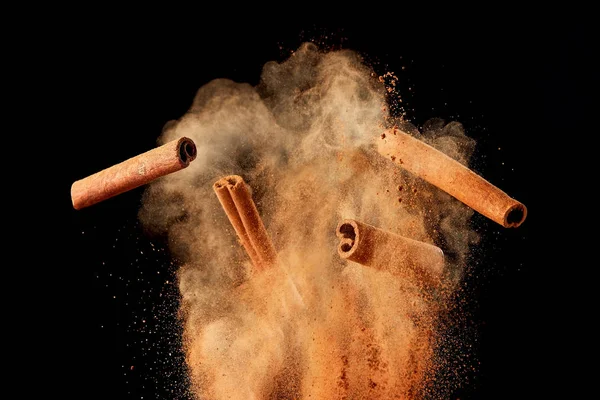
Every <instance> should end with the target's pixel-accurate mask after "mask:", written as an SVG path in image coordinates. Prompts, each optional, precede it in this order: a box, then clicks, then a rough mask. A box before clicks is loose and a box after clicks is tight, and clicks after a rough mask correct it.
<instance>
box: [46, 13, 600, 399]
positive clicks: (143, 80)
mask: <svg viewBox="0 0 600 400" xmlns="http://www.w3.org/2000/svg"><path fill="white" fill-rule="evenodd" d="M204 18H206V16H204ZM174 25H175V26H171V24H169V25H168V26H167V25H164V24H161V23H150V22H149V23H142V22H139V21H138V23H135V24H132V23H131V20H129V19H127V20H123V21H120V20H118V19H117V18H114V19H113V18H110V19H107V20H103V21H102V22H100V23H90V24H87V23H86V21H83V22H82V23H80V24H77V25H76V26H75V27H74V28H72V29H69V30H67V31H65V32H63V33H62V34H61V37H60V41H61V44H62V49H64V50H63V51H64V52H65V54H64V55H65V59H68V60H69V62H68V63H65V64H64V65H63V66H62V68H61V73H60V76H61V79H62V81H61V82H64V83H65V88H66V86H68V87H69V89H68V92H67V93H68V94H69V97H70V98H69V107H70V110H69V111H70V114H71V115H73V116H75V118H73V120H72V121H71V123H70V124H68V125H69V126H68V128H70V129H66V130H67V131H68V135H69V136H68V138H69V140H71V142H72V143H73V142H76V146H77V148H78V149H85V150H86V151H75V152H72V153H71V161H72V162H71V164H70V167H69V169H68V170H67V171H65V172H64V175H63V177H64V181H63V182H62V189H63V192H64V193H62V196H63V203H64V204H62V206H63V207H64V209H65V210H66V211H67V213H69V214H70V233H71V235H70V237H69V239H68V244H67V247H68V250H69V251H70V253H71V259H70V260H69V261H70V262H68V263H67V267H66V268H63V269H61V270H60V272H57V273H58V274H60V279H62V283H63V287H64V288H65V290H64V291H63V293H62V294H63V295H64V296H63V297H64V307H63V308H62V310H63V312H62V313H61V316H63V318H61V319H60V326H61V328H60V332H61V333H62V336H61V339H62V341H61V346H62V347H61V349H62V351H61V355H60V357H63V358H65V359H66V361H67V363H68V365H69V367H68V369H67V370H66V371H65V372H64V376H65V379H68V380H69V381H70V382H72V385H71V387H72V389H68V390H65V392H64V393H63V395H64V396H63V397H68V398H71V397H72V398H123V399H129V398H132V399H134V398H135V399H140V398H144V399H184V398H186V394H185V387H186V382H185V370H184V366H183V358H182V357H183V354H182V353H181V350H180V343H179V342H178V332H177V331H176V330H175V329H174V328H173V326H175V323H176V315H175V313H176V308H177V298H176V296H177V287H176V286H175V285H173V283H172V282H173V278H174V272H175V270H176V267H177V260H174V259H172V257H171V255H170V254H169V253H168V246H167V244H166V240H165V238H164V237H156V236H151V235H149V234H148V233H147V232H144V230H143V228H142V226H140V224H139V223H138V222H137V212H138V209H139V207H140V201H141V195H142V193H143V188H139V189H136V190H133V191H131V192H128V193H125V194H123V195H120V196H118V197H116V198H113V199H111V200H108V201H106V202H104V203H101V204H98V205H95V206H93V207H90V208H89V209H85V210H81V211H75V210H73V209H72V208H71V201H70V194H69V190H70V185H71V183H72V182H73V181H75V180H77V179H80V178H83V177H85V176H87V175H89V174H92V173H94V172H97V171H98V170H101V169H103V168H106V167H107V166H110V165H112V164H115V163H117V162H120V161H122V160H125V159H127V158H129V157H131V156H133V155H136V154H139V153H141V152H143V151H146V150H149V149H151V148H152V147H154V146H155V145H156V139H157V138H158V136H159V135H160V132H161V128H162V126H163V125H164V124H165V123H166V122H167V121H169V120H171V119H177V118H179V117H180V116H182V115H183V114H184V113H185V112H186V110H187V108H188V107H189V106H190V104H191V101H192V99H193V96H194V94H195V92H196V90H197V89H198V88H200V87H201V86H202V85H204V84H206V83H207V82H209V81H210V80H212V79H215V78H229V79H232V80H234V81H238V82H248V83H250V84H252V85H255V84H257V83H258V80H259V77H260V73H261V68H262V66H263V65H264V64H265V63H266V62H267V61H270V60H278V61H283V60H284V59H286V58H287V56H288V55H289V54H290V51H292V50H295V49H296V48H297V47H298V46H299V45H300V44H301V43H302V42H304V41H314V42H316V43H317V44H320V45H321V46H322V47H323V48H328V47H333V48H348V49H353V50H356V51H358V52H360V53H361V54H362V55H363V56H364V57H365V61H366V62H367V63H369V64H371V65H373V67H374V69H375V71H376V72H378V73H380V74H383V73H385V72H387V71H393V72H395V73H396V75H397V76H398V77H399V78H400V80H399V84H400V92H401V93H402V95H403V98H404V101H405V104H406V102H408V106H407V111H408V119H409V120H411V121H412V122H414V123H415V124H416V125H422V124H423V123H424V122H425V121H426V120H427V119H429V118H431V117H440V118H443V119H446V120H447V121H451V120H457V121H459V122H462V123H463V124H464V126H465V129H466V133H467V134H468V135H469V136H471V137H473V138H475V139H476V140H477V149H476V153H475V155H474V168H475V169H476V170H477V171H478V172H479V173H480V174H482V175H483V176H484V177H486V178H487V179H488V180H489V181H491V182H493V183H495V184H497V185H498V186H500V187H501V188H502V189H503V190H505V191H506V192H507V193H509V194H510V195H511V196H513V197H515V198H516V199H519V200H520V201H522V202H523V203H524V204H526V205H527V207H528V209H529V216H528V218H527V220H526V222H525V223H524V224H523V225H522V226H521V227H520V228H518V229H510V230H507V229H503V228H501V227H500V226H498V225H496V224H495V223H493V222H491V221H488V220H486V219H485V218H483V217H481V216H479V215H476V216H475V217H474V218H473V225H474V226H475V227H476V229H477V231H478V232H479V233H480V234H481V235H482V241H481V243H480V245H479V246H478V250H477V251H475V252H474V253H473V255H472V261H471V268H472V273H471V274H470V275H469V276H468V277H467V278H466V280H465V285H464V292H463V293H464V296H465V298H466V299H467V304H468V306H467V308H466V309H465V312H467V313H468V316H469V317H468V319H469V320H470V321H472V324H471V325H470V328H469V329H472V330H474V331H475V332H476V333H473V332H467V333H466V335H467V336H469V337H471V336H473V335H475V336H476V337H477V342H474V343H473V346H474V356H473V357H472V359H471V361H470V362H472V363H473V364H474V366H475V367H476V371H475V372H473V373H471V374H469V375H468V376H465V380H464V386H463V387H462V388H458V389H456V391H455V393H454V395H453V396H452V398H460V399H488V398H536V397H537V396H539V395H541V393H542V392H543V393H552V392H553V390H554V388H555V386H556V384H557V383H556V381H555V380H554V377H556V376H557V375H560V374H558V373H557V372H556V371H557V370H560V369H561V368H563V367H564V366H563V365H561V363H559V362H557V361H556V359H555V354H556V356H558V354H559V353H562V352H563V350H561V347H562V346H560V345H556V344H550V345H549V344H548V342H552V340H553V339H552V338H553V337H554V334H552V333H551V332H552V330H553V329H554V326H553V325H554V324H555V322H556V321H555V320H554V319H553V317H554V316H553V312H552V310H553V309H554V307H555V306H556V305H557V300H555V298H556V297H555V295H554V294H555V292H554V288H553V287H552V284H555V283H556V279H555V278H556V274H555V273H554V272H553V271H555V268H558V267H557V266H555V265H554V264H552V263H548V261H547V257H542V256H540V253H539V252H540V251H541V250H544V249H543V248H542V247H540V246H539V242H538V239H539V236H540V233H541V232H542V231H547V230H548V229H549V225H548V222H547V220H546V219H545V218H544V216H545V211H546V210H547V208H548V201H550V202H552V201H553V199H552V196H551V195H550V198H548V197H549V196H548V193H547V192H546V194H545V195H544V196H542V195H541V192H542V190H543V188H542V187H543V185H544V184H545V181H544V179H543V178H542V176H547V173H548V168H549V167H548V165H547V163H546V161H547V157H546V156H544V154H546V153H547V151H548V146H549V143H550V142H553V141H554V139H553V137H554V136H553V135H558V134H559V132H564V131H565V130H569V129H573V128H574V126H575V125H574V124H576V122H577V120H578V118H579V115H581V114H582V110H583V109H585V107H586V105H585V104H584V103H583V102H584V101H583V100H582V98H583V97H582V94H583V93H585V92H586V85H587V83H588V82H587V81H583V80H582V79H581V74H582V73H583V69H585V68H586V67H585V65H586V63H585V61H586V60H587V58H588V57H589V55H590V54H591V49H590V47H589V46H590V44H589V37H588V33H587V32H586V31H585V30H584V29H582V28H580V27H577V26H576V25H575V24H573V25H572V26H571V25H568V26H567V25H565V26H563V29H561V30H560V32H558V31H557V30H556V29H553V27H552V25H550V24H541V23H539V24H536V23H532V22H531V21H528V22H522V21H506V20H503V21H501V22H497V23H492V22H489V21H485V22H483V21H479V22H472V21H470V22H461V23H458V22H457V23H444V24H440V23H437V22H436V23H434V22H428V21H427V20H426V19H423V20H422V21H420V22H419V23H413V24H407V23H403V24H402V29H399V27H398V24H393V23H389V22H385V21H382V22H381V23H379V22H378V23H375V22H371V23H369V24H365V23H359V22H353V23H350V22H347V23H344V24H329V25H328V24H309V23H304V24H303V23H297V22H291V21H285V20H282V21H280V22H277V23H258V22H256V21H246V22H239V21H235V22H234V21H228V23H226V24H225V23H222V24H219V25H213V26H207V25H205V24H201V23H199V24H198V25H197V26H196V25H188V26H187V27H186V28H185V29H182V27H181V26H176V25H177V24H174ZM402 67H404V69H402ZM59 83H60V82H59ZM409 87H410V90H408V88H409ZM65 90H67V89H65ZM542 182H544V183H542ZM546 251H547V249H546ZM142 253H143V254H142ZM167 282H169V283H167ZM75 299H76V300H75ZM132 367H133V368H132ZM67 387H69V386H67Z"/></svg>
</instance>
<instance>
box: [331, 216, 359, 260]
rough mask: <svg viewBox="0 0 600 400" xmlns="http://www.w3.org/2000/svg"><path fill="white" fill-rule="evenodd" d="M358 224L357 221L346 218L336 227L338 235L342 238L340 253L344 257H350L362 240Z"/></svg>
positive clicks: (339, 247)
mask: <svg viewBox="0 0 600 400" xmlns="http://www.w3.org/2000/svg"><path fill="white" fill-rule="evenodd" d="M359 232H360V231H359V229H358V225H357V224H356V221H353V220H351V219H346V220H343V221H342V222H340V223H339V224H338V226H337V229H336V235H337V236H338V237H339V238H340V244H339V245H338V254H339V255H340V257H342V258H346V259H347V258H350V257H351V256H352V254H354V252H355V251H356V249H357V248H358V243H359V241H360V233H359Z"/></svg>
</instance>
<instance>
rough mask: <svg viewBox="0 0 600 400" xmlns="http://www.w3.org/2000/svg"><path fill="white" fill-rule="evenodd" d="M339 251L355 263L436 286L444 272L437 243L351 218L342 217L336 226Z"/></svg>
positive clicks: (342, 255) (441, 256)
mask: <svg viewBox="0 0 600 400" xmlns="http://www.w3.org/2000/svg"><path fill="white" fill-rule="evenodd" d="M336 235H337V236H338V237H339V238H340V244H339V246H338V254H339V256H340V257H342V258H344V259H347V260H350V261H354V262H356V263H359V264H362V265H365V266H368V267H372V268H375V269H378V270H382V271H387V272H389V273H391V274H393V275H407V274H408V275H410V274H414V275H416V276H417V278H418V279H420V280H421V282H423V283H425V284H427V285H428V286H438V285H439V284H440V283H441V279H442V274H443V272H444V253H443V252H442V250H441V249H440V248H439V247H436V246H434V245H431V244H428V243H424V242H419V241H417V240H413V239H409V238H406V237H403V236H400V235H397V234H395V233H392V232H389V231H384V230H382V229H379V228H376V227H374V226H371V225H368V224H365V223H364V222H359V221H356V220H354V219H345V220H342V221H341V222H340V223H339V224H338V226H337V229H336Z"/></svg>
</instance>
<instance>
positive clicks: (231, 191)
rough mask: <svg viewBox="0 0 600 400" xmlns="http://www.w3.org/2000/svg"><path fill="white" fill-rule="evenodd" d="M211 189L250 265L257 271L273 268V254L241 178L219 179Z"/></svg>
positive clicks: (265, 231)
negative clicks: (248, 258) (250, 261)
mask: <svg viewBox="0 0 600 400" xmlns="http://www.w3.org/2000/svg"><path fill="white" fill-rule="evenodd" d="M213 189H214V191H215V193H216V194H217V197H218V198H219V201H220V202H221V205H222V206H223V209H224V210H225V213H226V214H227V217H228V218H229V221H230V222H231V225H233V227H234V229H235V232H236V233H237V235H238V238H239V239H240V242H241V243H242V246H244V249H246V252H247V253H248V257H250V259H251V260H252V263H253V264H254V266H255V267H256V268H257V269H258V270H261V269H265V268H268V267H269V266H271V265H273V264H274V263H275V262H276V260H277V252H276V251H275V247H274V246H273V243H272V242H271V239H270V238H269V234H268V233H267V230H266V229H265V226H264V224H263V222H262V219H261V218H260V215H259V214H258V210H257V209H256V205H255V204H254V201H253V200H252V196H251V195H250V192H249V191H248V188H247V187H246V183H245V182H244V180H243V179H242V177H241V176H238V175H230V176H226V177H224V178H221V179H219V180H218V181H217V182H215V184H214V185H213Z"/></svg>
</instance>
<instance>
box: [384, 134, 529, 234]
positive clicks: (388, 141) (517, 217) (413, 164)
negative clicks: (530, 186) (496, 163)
mask: <svg viewBox="0 0 600 400" xmlns="http://www.w3.org/2000/svg"><path fill="white" fill-rule="evenodd" d="M377 149H378V151H379V153H380V154H381V155H383V156H384V157H386V158H388V159H391V160H392V161H393V162H394V163H396V164H398V165H400V166H401V167H402V168H404V169H406V170H407V171H409V172H411V173H413V174H415V175H417V176H419V177H421V178H423V179H424V180H426V181H427V182H429V183H431V184H432V185H434V186H437V187H438V188H440V189H441V190H443V191H445V192H446V193H448V194H449V195H451V196H453V197H455V198H456V199H458V200H460V201H461V202H463V203H465V204H466V205H468V206H469V207H471V208H473V209H474V210H476V211H477V212H479V213H481V214H483V215H485V216H486V217H488V218H489V219H491V220H492V221H495V222H497V223H499V224H500V225H502V226H504V227H505V228H516V227H518V226H519V225H521V224H522V223H523V221H525V218H526V217H527V208H526V207H525V206H524V205H523V204H522V203H520V202H518V201H517V200H515V199H513V198H511V197H509V196H508V195H507V194H506V193H504V192H503V191H502V190H500V189H499V188H497V187H496V186H494V185H492V184H491V183H489V182H488V181H486V180H485V179H483V178H482V177H481V176H479V175H477V174H476V173H475V172H473V171H471V170H470V169H469V168H467V167H465V166H464V165H462V164H461V163H459V162H458V161H456V160H454V159H452V158H450V157H448V156H447V155H445V154H444V153H442V152H441V151H439V150H436V149H434V148H433V147H431V146H429V145H428V144H426V143H424V142H422V141H420V140H418V139H416V138H414V137H412V136H410V135H408V134H406V133H404V132H402V131H401V130H399V129H397V128H392V129H389V130H387V131H386V132H385V134H384V135H381V139H380V140H378V141H377Z"/></svg>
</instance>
